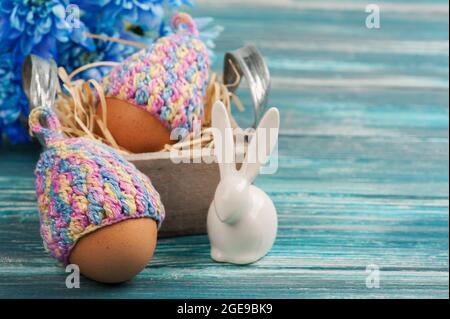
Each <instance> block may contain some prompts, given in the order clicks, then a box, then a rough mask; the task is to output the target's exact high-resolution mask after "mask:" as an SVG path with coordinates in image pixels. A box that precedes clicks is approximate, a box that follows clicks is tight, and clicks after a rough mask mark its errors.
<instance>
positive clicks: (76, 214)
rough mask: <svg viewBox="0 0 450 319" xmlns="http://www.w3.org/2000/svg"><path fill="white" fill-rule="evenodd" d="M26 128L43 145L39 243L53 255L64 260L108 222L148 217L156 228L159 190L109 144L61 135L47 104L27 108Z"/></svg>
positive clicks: (39, 177) (38, 191)
mask: <svg viewBox="0 0 450 319" xmlns="http://www.w3.org/2000/svg"><path fill="white" fill-rule="evenodd" d="M30 129H31V131H32V132H33V133H34V135H35V136H37V137H38V138H39V139H40V140H41V141H42V142H43V144H45V146H46V149H45V151H44V152H43V153H42V154H41V156H40V159H39V161H38V163H37V166H36V171H35V175H36V194H37V200H38V206H39V217H40V223H41V236H42V238H43V240H44V246H45V248H46V249H47V250H49V251H50V253H51V255H52V256H54V257H55V258H56V259H58V260H59V261H61V262H63V263H65V264H67V263H68V259H69V256H70V253H71V250H72V248H73V247H74V246H75V244H76V242H77V241H78V240H79V239H80V238H81V237H83V236H84V235H86V234H89V233H91V232H93V231H95V230H97V229H99V228H102V227H105V226H107V225H112V224H115V223H117V222H120V221H123V220H126V219H131V218H143V217H148V218H152V219H154V220H155V221H156V222H157V224H158V227H159V226H160V224H161V222H162V221H163V219H164V215H165V214H164V207H163V205H162V203H161V200H160V197H159V194H158V193H157V191H156V190H155V189H154V187H153V186H152V184H151V182H150V180H149V179H148V178H147V177H146V176H145V175H143V174H142V173H140V172H139V171H138V170H137V169H136V167H135V166H134V165H132V164H131V163H129V162H127V161H126V160H125V159H124V158H123V157H122V156H120V155H119V154H118V153H117V152H116V151H114V150H113V149H112V148H110V147H108V146H106V145H103V144H101V143H98V142H95V141H92V140H89V139H86V138H65V137H64V136H63V134H62V132H61V130H60V123H59V121H58V119H57V117H56V115H55V113H54V112H53V111H52V110H51V109H50V108H37V109H34V110H33V111H32V113H31V114H30Z"/></svg>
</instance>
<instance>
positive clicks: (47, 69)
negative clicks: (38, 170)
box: [22, 54, 58, 147]
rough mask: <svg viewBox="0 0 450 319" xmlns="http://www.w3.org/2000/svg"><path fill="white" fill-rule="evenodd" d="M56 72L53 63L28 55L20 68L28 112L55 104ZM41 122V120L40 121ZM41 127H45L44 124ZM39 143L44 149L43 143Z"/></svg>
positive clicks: (50, 60)
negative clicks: (27, 102)
mask: <svg viewBox="0 0 450 319" xmlns="http://www.w3.org/2000/svg"><path fill="white" fill-rule="evenodd" d="M57 83H58V71H57V66H56V63H55V61H53V60H52V59H49V60H45V59H42V58H40V57H38V56H37V55H33V54H31V55H29V56H27V57H26V58H25V61H24V63H23V66H22V86H23V90H24V92H25V95H26V96H27V98H28V101H29V103H30V111H31V110H32V109H34V108H36V107H41V106H45V107H51V108H53V105H54V103H55V98H56V87H57ZM40 121H41V120H40ZM42 122H43V121H41V125H43V126H46V125H47V124H46V123H42ZM38 139H39V142H41V144H42V145H43V146H44V147H45V143H44V141H42V140H41V139H40V138H38Z"/></svg>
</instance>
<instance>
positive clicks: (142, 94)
mask: <svg viewBox="0 0 450 319" xmlns="http://www.w3.org/2000/svg"><path fill="white" fill-rule="evenodd" d="M181 26H184V28H183V29H181V30H179V28H180V27H181ZM172 28H173V30H174V32H177V31H178V32H177V33H175V34H172V35H169V36H166V37H162V38H160V39H159V40H157V41H156V42H155V43H154V44H153V45H151V46H150V47H149V48H147V49H144V50H141V51H139V52H137V53H135V54H134V55H132V56H130V57H128V58H127V59H126V60H124V61H123V62H122V63H121V64H119V65H117V66H116V67H114V69H113V70H112V71H111V73H110V74H109V75H108V76H106V77H105V78H104V80H103V88H104V91H105V94H106V96H107V97H114V98H117V99H119V100H124V101H127V102H130V103H132V104H134V105H137V106H139V107H141V108H143V109H145V110H147V111H148V112H149V113H150V114H152V115H153V116H154V117H156V118H157V119H159V120H160V121H161V122H162V124H164V126H165V127H167V128H168V129H169V130H172V129H175V128H184V129H186V130H187V131H189V132H192V131H193V130H198V129H200V121H201V120H202V118H203V113H204V112H203V97H204V95H205V92H206V79H207V76H208V63H209V62H208V50H207V48H206V46H205V45H204V44H203V42H202V41H201V40H200V39H199V34H198V31H197V27H196V25H195V22H194V21H193V20H192V18H191V17H190V16H189V15H187V14H185V13H179V14H177V15H175V16H174V18H173V19H172Z"/></svg>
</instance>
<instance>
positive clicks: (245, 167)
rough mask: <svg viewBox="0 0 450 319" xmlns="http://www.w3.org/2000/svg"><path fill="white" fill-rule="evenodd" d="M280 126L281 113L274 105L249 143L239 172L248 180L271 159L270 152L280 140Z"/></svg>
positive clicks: (256, 174)
mask: <svg viewBox="0 0 450 319" xmlns="http://www.w3.org/2000/svg"><path fill="white" fill-rule="evenodd" d="M279 128H280V113H279V112H278V109H277V108H275V107H272V108H271V109H269V110H268V111H267V112H266V114H265V115H264V117H263V118H262V120H261V122H260V124H259V126H258V128H257V129H256V133H255V135H254V136H253V137H252V139H251V141H250V144H249V145H248V149H247V154H246V155H245V159H244V162H243V164H242V167H241V169H240V170H239V172H240V173H241V174H243V175H244V176H245V177H246V178H247V180H248V181H250V182H253V180H254V179H255V178H256V176H258V173H259V169H260V168H261V166H263V165H265V164H266V163H267V161H268V160H269V157H270V154H272V151H273V149H274V147H275V145H276V144H277V142H278V130H279Z"/></svg>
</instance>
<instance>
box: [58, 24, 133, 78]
mask: <svg viewBox="0 0 450 319" xmlns="http://www.w3.org/2000/svg"><path fill="white" fill-rule="evenodd" d="M102 34H103V35H107V36H110V37H114V38H123V36H121V35H120V34H119V33H117V32H112V33H109V34H107V33H105V32H103V33H102ZM94 45H95V49H94V50H88V49H86V48H85V47H84V46H82V45H79V44H77V43H73V42H68V43H63V44H61V45H60V46H59V47H58V55H59V61H58V64H59V65H61V66H64V68H65V69H66V70H67V72H69V73H70V72H72V71H73V70H75V69H77V68H79V67H81V66H83V65H86V64H89V63H93V62H97V61H113V62H119V61H122V60H123V59H125V58H126V57H128V56H129V55H131V54H133V53H134V52H136V50H137V49H136V48H135V47H132V46H129V45H124V44H121V43H116V42H111V41H103V40H95V41H94ZM110 71H111V67H106V66H105V67H96V68H92V69H88V70H86V71H84V72H83V73H81V74H80V77H81V78H84V79H95V80H97V81H100V80H101V79H102V78H103V77H104V76H105V75H106V74H108V73H109V72H110Z"/></svg>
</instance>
